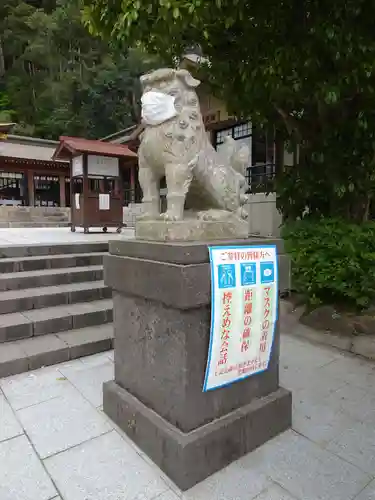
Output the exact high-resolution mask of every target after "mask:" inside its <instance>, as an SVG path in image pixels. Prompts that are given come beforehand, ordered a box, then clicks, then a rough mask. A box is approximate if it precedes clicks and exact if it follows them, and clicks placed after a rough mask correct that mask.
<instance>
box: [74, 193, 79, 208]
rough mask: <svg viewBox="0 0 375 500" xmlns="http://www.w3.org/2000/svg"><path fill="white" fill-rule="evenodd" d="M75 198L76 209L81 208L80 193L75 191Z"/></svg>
mask: <svg viewBox="0 0 375 500" xmlns="http://www.w3.org/2000/svg"><path fill="white" fill-rule="evenodd" d="M74 200H75V206H76V209H77V210H79V209H80V205H79V193H75V195H74Z"/></svg>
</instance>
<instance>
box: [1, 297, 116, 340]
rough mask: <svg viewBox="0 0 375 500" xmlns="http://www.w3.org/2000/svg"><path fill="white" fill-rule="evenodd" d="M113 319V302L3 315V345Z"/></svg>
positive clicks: (101, 301) (97, 302)
mask: <svg viewBox="0 0 375 500" xmlns="http://www.w3.org/2000/svg"><path fill="white" fill-rule="evenodd" d="M112 318H113V303H112V299H102V300H94V301H92V302H87V303H79V304H70V305H61V306H55V307H46V308H44V309H36V310H32V311H23V312H22V313H21V312H17V313H10V314H3V315H1V316H0V343H3V342H10V341H13V340H19V339H23V338H29V337H36V336H39V335H47V334H51V333H59V332H63V331H67V330H71V329H77V328H84V327H86V326H94V325H101V324H104V323H109V322H111V321H112ZM2 348H3V346H1V349H2ZM1 349H0V350H1Z"/></svg>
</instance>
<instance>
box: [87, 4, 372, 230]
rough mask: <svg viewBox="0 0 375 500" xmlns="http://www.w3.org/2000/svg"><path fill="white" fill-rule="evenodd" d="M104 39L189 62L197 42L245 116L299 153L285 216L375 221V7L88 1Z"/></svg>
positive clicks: (219, 86)
mask: <svg viewBox="0 0 375 500" xmlns="http://www.w3.org/2000/svg"><path fill="white" fill-rule="evenodd" d="M84 3H85V11H84V19H85V21H86V23H87V24H88V25H89V26H90V29H91V31H92V32H93V33H96V34H100V35H101V36H103V37H104V38H105V39H110V40H112V41H114V42H118V43H123V42H126V43H127V44H132V45H136V44H140V45H142V46H143V47H145V48H146V49H147V50H148V51H149V52H154V53H159V54H163V55H166V56H168V57H169V58H170V59H171V60H172V58H173V57H174V56H179V55H181V53H182V51H183V50H184V47H185V46H186V45H188V44H190V43H192V42H195V43H198V44H199V45H200V46H201V48H202V50H203V52H204V54H205V55H206V56H207V58H208V59H209V61H210V67H209V70H208V71H207V75H208V78H209V79H210V81H211V84H212V86H213V89H214V90H216V92H217V93H218V94H220V95H221V96H222V97H223V98H224V99H225V100H226V102H227V103H228V104H229V107H230V110H231V111H234V112H235V113H236V114H237V115H238V116H241V115H242V116H246V117H248V116H251V118H252V120H253V121H254V122H259V123H262V124H266V123H272V124H274V125H275V126H276V128H277V131H278V133H279V135H280V137H281V138H283V139H289V140H290V141H291V142H292V143H293V144H294V143H297V144H298V146H299V155H298V158H299V159H298V164H297V165H296V166H295V167H294V168H291V169H287V168H285V169H284V172H283V175H281V176H280V177H279V179H278V181H277V192H278V200H279V201H278V202H279V207H280V208H281V210H282V212H283V214H284V217H285V218H286V219H288V218H290V219H294V218H296V217H299V216H302V215H303V213H304V211H305V210H306V207H307V208H308V209H309V211H310V213H311V214H315V215H319V216H321V215H323V216H340V217H344V218H346V219H348V220H353V221H357V222H360V221H363V220H366V219H367V218H368V214H369V207H370V203H371V199H372V196H373V192H374V187H375V38H374V21H373V19H374V17H375V4H374V3H373V2H371V1H370V0H347V1H345V2H343V1H342V0H331V1H329V2H328V1H314V0H288V1H285V0H266V1H265V0H262V1H259V0H253V1H248V0H246V1H245V0H212V1H210V2H203V1H202V0H148V1H146V0H145V1H141V0H135V1H134V0H111V2H107V0H84Z"/></svg>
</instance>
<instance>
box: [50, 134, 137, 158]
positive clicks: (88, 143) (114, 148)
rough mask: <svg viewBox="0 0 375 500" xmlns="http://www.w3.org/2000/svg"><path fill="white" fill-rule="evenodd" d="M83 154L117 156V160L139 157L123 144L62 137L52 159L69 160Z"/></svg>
mask: <svg viewBox="0 0 375 500" xmlns="http://www.w3.org/2000/svg"><path fill="white" fill-rule="evenodd" d="M82 153H89V154H94V155H101V156H116V157H117V158H124V157H133V158H136V157H137V154H136V153H134V152H133V151H131V150H130V149H129V148H128V147H127V146H125V145H123V144H114V143H111V142H104V141H97V140H90V139H81V138H80V137H67V136H61V137H60V144H59V145H58V146H57V148H56V151H55V152H54V154H53V157H52V158H53V159H54V160H67V159H70V158H72V157H73V156H77V155H79V154H82Z"/></svg>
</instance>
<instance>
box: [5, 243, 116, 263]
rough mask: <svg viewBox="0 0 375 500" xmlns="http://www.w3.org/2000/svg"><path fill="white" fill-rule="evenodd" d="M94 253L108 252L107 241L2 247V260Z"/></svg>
mask: <svg viewBox="0 0 375 500" xmlns="http://www.w3.org/2000/svg"><path fill="white" fill-rule="evenodd" d="M92 252H108V242H107V241H99V242H98V241H94V242H91V243H89V242H86V243H79V242H77V243H68V244H65V243H64V244H57V245H51V244H49V245H30V246H25V245H12V246H2V247H0V259H1V258H6V257H8V258H15V257H33V256H37V255H59V254H72V253H73V254H77V253H92Z"/></svg>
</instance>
